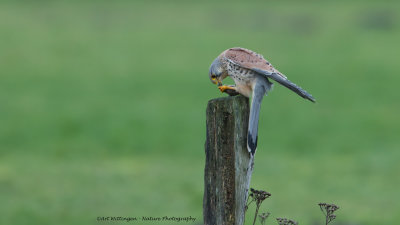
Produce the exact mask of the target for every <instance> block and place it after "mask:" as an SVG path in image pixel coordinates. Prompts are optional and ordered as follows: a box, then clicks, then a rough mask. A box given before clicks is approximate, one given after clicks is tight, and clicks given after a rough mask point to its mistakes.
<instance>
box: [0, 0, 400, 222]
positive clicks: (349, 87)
mask: <svg viewBox="0 0 400 225" xmlns="http://www.w3.org/2000/svg"><path fill="white" fill-rule="evenodd" d="M399 11H400V2H398V1H372V0H371V1H353V2H350V1H336V2H333V1H319V2H317V1H315V2H311V1H305V2H300V1H274V2H270V3H264V2H243V3H240V2H231V1H229V2H228V1H226V2H218V3H215V2H212V1H208V2H194V1H176V2H166V1H157V2H151V1H82V2H81V1H19V2H16V1H2V2H1V3H0V71H1V72H0V224H15V225H19V224H21V225H22V224H40V225H46V224H58V225H64V224H65V225H66V224H126V222H99V221H97V219H96V218H97V217H98V216H127V217H128V216H130V217H139V218H141V217H142V216H153V217H158V216H192V217H195V218H197V220H196V222H195V223H193V224H201V223H202V198H203V170H204V159H205V156H204V142H205V109H206V105H207V101H208V100H210V99H212V98H216V97H221V96H223V95H222V94H221V93H220V92H219V90H218V89H217V88H216V86H214V85H212V84H211V82H210V81H209V79H208V68H209V65H210V63H211V62H212V60H213V59H214V58H215V57H216V56H217V55H218V54H220V52H222V51H223V50H225V49H227V48H230V47H235V46H241V47H246V48H249V49H252V50H255V51H257V52H259V53H261V54H263V55H264V56H265V57H266V58H267V59H268V60H269V61H270V62H271V63H272V64H273V65H274V66H275V67H276V68H277V69H279V70H280V71H281V72H283V73H284V74H286V75H287V76H288V78H289V79H290V80H292V81H293V82H295V83H297V84H299V85H300V86H302V87H303V88H305V89H306V90H307V91H309V92H310V93H311V94H313V96H315V97H316V99H317V103H316V104H312V103H309V102H307V101H305V100H303V99H302V98H299V97H298V96H296V95H295V94H294V93H292V92H290V91H289V90H288V89H286V88H284V87H282V86H279V85H275V87H274V90H273V91H272V92H271V93H270V94H269V95H268V97H266V98H265V99H264V101H263V105H262V110H261V118H260V131H259V146H258V153H257V157H256V162H255V172H254V174H253V178H252V184H251V186H252V187H254V188H256V189H263V190H267V191H269V192H271V193H272V197H271V198H270V199H268V200H267V201H266V202H265V203H264V204H263V206H262V211H269V212H271V213H272V215H271V218H269V222H268V223H267V224H274V223H275V221H273V220H274V218H276V217H288V218H291V219H294V220H296V221H299V222H300V224H322V221H323V218H322V213H321V212H320V210H319V207H318V206H317V203H319V202H328V203H335V204H337V205H339V206H340V209H339V211H338V212H337V213H336V215H337V221H335V222H333V224H342V225H344V224H346V225H348V224H352V225H361V224H362V225H369V224H371V225H372V224H382V225H386V224H387V225H389V224H398V221H400V213H399V212H400V193H399V190H400V163H399V159H400V117H399V115H400V95H399V93H398V91H399V83H400V76H399V74H400V62H399V59H400V58H399V57H400V44H399V40H400V14H399ZM227 82H228V83H229V82H230V83H232V81H227ZM252 210H253V209H252ZM252 210H250V212H249V216H248V217H247V224H250V221H251V220H252V219H250V215H251V216H252V214H253V212H254V211H252ZM181 223H182V222H181ZM129 224H176V222H175V223H174V222H165V223H164V222H163V223H160V222H154V223H151V222H146V223H141V222H130V223H129ZM185 224H190V223H185Z"/></svg>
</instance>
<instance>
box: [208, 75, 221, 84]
mask: <svg viewBox="0 0 400 225" xmlns="http://www.w3.org/2000/svg"><path fill="white" fill-rule="evenodd" d="M219 78H220V76H214V77H212V78H211V81H212V82H213V83H214V84H216V85H218V86H222V81H221V80H220V79H219Z"/></svg>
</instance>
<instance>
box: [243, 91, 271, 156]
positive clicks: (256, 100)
mask: <svg viewBox="0 0 400 225" xmlns="http://www.w3.org/2000/svg"><path fill="white" fill-rule="evenodd" d="M267 89H268V87H266V86H264V85H262V84H259V85H256V87H255V88H254V90H253V97H252V100H251V108H250V118H249V130H248V133H247V148H248V150H249V152H250V153H251V154H252V155H253V156H254V154H255V152H256V149H257V141H258V119H259V116H260V108H261V101H262V98H263V97H264V95H265V92H266V91H267Z"/></svg>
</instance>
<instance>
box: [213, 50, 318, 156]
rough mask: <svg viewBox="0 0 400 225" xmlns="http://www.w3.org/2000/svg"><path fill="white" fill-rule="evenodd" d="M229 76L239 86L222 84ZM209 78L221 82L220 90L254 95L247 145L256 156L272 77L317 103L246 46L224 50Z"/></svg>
mask: <svg viewBox="0 0 400 225" xmlns="http://www.w3.org/2000/svg"><path fill="white" fill-rule="evenodd" d="M227 76H230V77H231V78H232V79H233V81H234V82H235V84H236V86H226V85H222V80H223V79H225V78H226V77H227ZM209 77H210V80H211V82H212V83H214V84H218V88H219V89H220V91H221V92H227V93H232V92H237V93H240V94H242V95H244V96H246V97H248V98H249V97H250V96H251V97H252V99H251V108H250V118H249V126H248V127H249V128H248V134H247V148H248V150H249V152H250V153H251V155H254V153H255V152H256V148H257V139H258V119H259V114H260V106H261V101H262V99H263V97H264V95H266V94H267V93H268V91H269V90H271V88H272V85H273V84H272V83H271V82H270V81H269V78H271V79H272V80H274V81H276V82H278V83H280V84H281V85H283V86H285V87H287V88H289V89H290V90H292V91H294V92H295V93H296V94H298V95H300V96H301V97H303V98H305V99H308V100H310V101H312V102H315V99H314V98H313V97H312V96H311V95H310V94H309V93H307V92H306V91H305V90H303V89H301V88H300V87H299V86H297V85H296V84H294V83H292V82H291V81H289V80H288V79H287V77H286V76H285V75H283V74H282V73H281V72H279V71H278V70H276V69H275V68H274V67H273V66H272V65H271V64H270V63H269V62H268V61H267V60H266V59H264V57H263V56H262V55H260V54H257V53H255V52H253V51H251V50H248V49H245V48H230V49H227V50H225V51H224V52H222V53H221V54H220V55H219V56H218V57H217V58H216V59H215V60H214V61H213V62H212V64H211V67H210V71H209Z"/></svg>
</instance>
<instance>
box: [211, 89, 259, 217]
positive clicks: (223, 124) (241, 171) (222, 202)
mask: <svg viewBox="0 0 400 225" xmlns="http://www.w3.org/2000/svg"><path fill="white" fill-rule="evenodd" d="M248 118H249V100H248V98H246V97H243V96H241V95H238V96H235V97H224V98H217V99H212V100H210V101H209V102H208V106H207V136H206V143H205V154H206V165H205V169H204V199H203V218H204V224H206V225H225V224H226V225H228V224H229V225H243V224H244V216H245V215H244V214H245V205H246V200H247V192H248V189H249V184H250V178H251V173H252V171H253V158H251V157H250V154H249V152H248V150H247V142H246V140H247V139H246V138H247V126H248Z"/></svg>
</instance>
